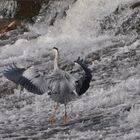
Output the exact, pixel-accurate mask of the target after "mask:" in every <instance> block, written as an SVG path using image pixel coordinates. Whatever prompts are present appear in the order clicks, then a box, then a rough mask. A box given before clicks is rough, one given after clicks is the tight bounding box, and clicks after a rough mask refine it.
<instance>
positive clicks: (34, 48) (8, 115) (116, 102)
mask: <svg viewBox="0 0 140 140" xmlns="http://www.w3.org/2000/svg"><path fill="white" fill-rule="evenodd" d="M138 4H139V1H138V0H116V1H114V0H77V1H74V0H73V1H72V0H61V1H55V2H54V3H53V4H52V5H50V9H49V10H50V11H49V10H46V12H44V11H45V6H42V9H41V12H40V14H39V16H38V17H37V20H36V23H35V24H34V25H31V24H28V25H26V26H28V28H29V29H30V31H29V32H25V33H22V34H21V33H19V32H22V31H21V30H18V29H17V30H13V31H10V32H8V33H7V36H9V37H8V38H7V39H4V40H3V39H1V40H0V138H1V139H2V140H139V139H140V133H139V132H140V87H139V85H140V78H139V76H140V36H139V30H140V29H139V27H140V23H139V19H140V9H139V6H138ZM52 19H55V22H53V24H50V23H52V22H51V21H52ZM52 47H58V48H59V50H60V57H61V58H60V66H61V67H62V68H65V69H69V65H70V64H71V63H72V62H73V61H74V60H76V59H77V58H78V56H81V57H82V58H83V59H85V61H86V62H87V64H88V66H89V67H90V69H91V71H92V75H93V77H92V82H91V84H90V87H89V89H88V91H87V92H86V93H85V94H84V95H82V96H81V97H79V98H78V99H77V100H76V101H72V102H70V103H69V104H68V114H69V116H70V122H69V124H68V125H66V126H64V125H63V114H64V106H63V105H60V107H59V111H58V112H57V113H56V117H57V121H56V125H55V126H54V127H52V126H51V125H50V124H49V122H48V119H49V116H50V115H51V113H52V110H53V107H54V105H55V104H56V103H55V102H53V101H52V100H51V99H50V98H49V97H48V95H47V94H43V95H41V96H39V95H34V94H32V93H29V92H28V91H26V90H24V91H23V92H22V93H21V94H20V93H19V90H18V89H17V88H16V86H15V84H14V83H12V82H10V81H8V80H7V79H6V78H5V77H4V76H3V75H2V71H3V69H4V68H5V65H7V64H10V63H12V62H15V63H16V64H17V65H18V66H19V67H27V66H29V65H31V64H32V65H34V67H35V68H36V69H38V70H40V71H44V70H46V71H47V73H50V72H51V71H52V69H53V60H52V59H51V57H49V56H50V49H51V48H52Z"/></svg>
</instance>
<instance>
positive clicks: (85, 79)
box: [75, 57, 92, 95]
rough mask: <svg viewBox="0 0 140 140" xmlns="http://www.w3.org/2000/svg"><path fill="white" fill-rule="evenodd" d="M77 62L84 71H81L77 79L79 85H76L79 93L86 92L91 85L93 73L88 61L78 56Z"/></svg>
mask: <svg viewBox="0 0 140 140" xmlns="http://www.w3.org/2000/svg"><path fill="white" fill-rule="evenodd" d="M75 63H77V64H79V65H80V67H81V68H82V69H83V70H84V73H80V74H79V77H78V79H77V81H76V82H77V85H76V91H77V93H78V95H82V94H84V93H85V92H86V91H87V90H88V88H89V86H90V81H91V79H92V74H91V71H90V69H89V68H88V66H87V65H86V63H85V62H84V61H83V59H81V58H80V57H78V59H77V60H76V61H75Z"/></svg>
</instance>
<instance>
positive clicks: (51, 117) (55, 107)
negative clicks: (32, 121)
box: [49, 103, 59, 126]
mask: <svg viewBox="0 0 140 140" xmlns="http://www.w3.org/2000/svg"><path fill="white" fill-rule="evenodd" d="M58 107H59V104H58V103H57V104H56V105H54V112H53V113H52V115H51V116H50V117H49V122H50V123H51V125H52V126H53V125H54V124H55V123H56V117H55V114H56V111H57V110H58Z"/></svg>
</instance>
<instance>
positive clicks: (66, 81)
mask: <svg viewBox="0 0 140 140" xmlns="http://www.w3.org/2000/svg"><path fill="white" fill-rule="evenodd" d="M48 82H49V87H48V89H49V92H50V93H49V94H50V97H51V98H52V99H53V100H54V101H56V102H58V103H61V104H66V103H67V102H69V101H71V100H72V99H74V98H75V97H76V93H75V90H76V89H75V88H76V85H75V78H74V77H73V76H71V75H70V74H69V73H67V72H65V71H63V70H60V69H57V70H55V71H54V72H53V74H52V75H51V76H50V77H49V78H48Z"/></svg>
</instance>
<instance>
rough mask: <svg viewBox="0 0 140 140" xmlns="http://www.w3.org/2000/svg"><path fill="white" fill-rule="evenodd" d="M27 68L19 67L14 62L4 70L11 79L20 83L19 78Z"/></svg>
mask: <svg viewBox="0 0 140 140" xmlns="http://www.w3.org/2000/svg"><path fill="white" fill-rule="evenodd" d="M25 70H26V69H24V68H18V67H17V66H16V65H15V64H14V63H13V64H11V65H8V66H7V68H6V69H5V70H4V71H3V75H4V76H5V77H6V78H7V79H8V80H10V81H13V82H14V83H16V84H18V81H19V79H20V78H21V76H22V74H23V73H24V71H25Z"/></svg>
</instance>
